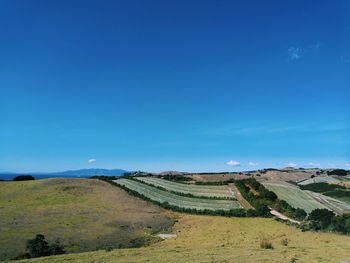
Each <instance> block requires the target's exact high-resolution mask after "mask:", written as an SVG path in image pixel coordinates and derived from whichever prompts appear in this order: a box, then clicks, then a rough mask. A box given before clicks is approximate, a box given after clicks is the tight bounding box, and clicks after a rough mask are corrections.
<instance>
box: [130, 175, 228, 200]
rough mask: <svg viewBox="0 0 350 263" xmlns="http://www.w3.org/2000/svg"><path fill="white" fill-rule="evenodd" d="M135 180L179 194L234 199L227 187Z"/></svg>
mask: <svg viewBox="0 0 350 263" xmlns="http://www.w3.org/2000/svg"><path fill="white" fill-rule="evenodd" d="M135 179H137V180H139V181H141V182H145V183H147V184H152V185H154V186H159V187H162V188H164V189H166V190H168V191H173V192H177V193H183V194H192V195H194V196H208V197H227V198H234V195H233V192H230V191H229V188H228V187H227V186H211V185H195V184H182V183H175V182H171V181H168V180H164V179H160V178H155V177H135Z"/></svg>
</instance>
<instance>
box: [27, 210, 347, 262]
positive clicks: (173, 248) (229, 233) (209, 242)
mask: <svg viewBox="0 0 350 263" xmlns="http://www.w3.org/2000/svg"><path fill="white" fill-rule="evenodd" d="M179 216H180V218H179V220H178V223H176V225H175V229H174V232H176V234H177V238H174V239H168V240H165V241H162V242H159V243H156V244H153V245H151V246H150V247H143V248H137V249H135V248H132V249H120V250H113V251H110V252H107V251H104V250H102V251H96V252H89V253H82V254H71V255H62V256H55V257H48V258H39V259H33V260H26V261H23V262H22V261H21V262H22V263H24V262H28V263H34V262H37V263H44V262H45V263H46V262H47V263H48V262H50V263H62V262H77V263H93V262H94V263H96V262H98V263H107V262H108V263H109V262H114V263H146V262H148V263H149V262H160V263H163V262H166V263H179V262H180V263H182V262H191V263H214V262H216V263H218V262H220V263H231V262H233V263H250V262H252V263H253V262H254V263H260V262H264V263H291V262H296V263H322V262H323V263H339V262H341V261H350V254H349V251H350V237H349V236H342V235H336V234H330V233H313V232H302V231H300V230H299V229H296V228H294V227H291V226H287V225H285V224H282V223H279V222H276V221H274V220H273V219H266V218H225V217H216V216H199V215H185V214H181V215H179ZM262 237H265V238H267V239H268V240H270V241H271V242H272V245H273V249H262V248H260V240H261V239H262Z"/></svg>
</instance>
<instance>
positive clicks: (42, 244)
mask: <svg viewBox="0 0 350 263" xmlns="http://www.w3.org/2000/svg"><path fill="white" fill-rule="evenodd" d="M26 251H27V255H28V256H29V258H36V257H45V256H51V255H60V254H64V253H65V251H64V248H63V246H62V245H61V244H60V242H59V240H56V241H55V242H54V243H52V244H51V245H49V243H48V242H47V241H46V240H45V236H44V235H41V234H37V235H36V237H35V238H34V239H30V240H28V241H27V244H26Z"/></svg>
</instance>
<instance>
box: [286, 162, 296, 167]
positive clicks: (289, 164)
mask: <svg viewBox="0 0 350 263" xmlns="http://www.w3.org/2000/svg"><path fill="white" fill-rule="evenodd" d="M286 165H287V166H288V167H295V166H297V164H296V163H292V162H290V163H286Z"/></svg>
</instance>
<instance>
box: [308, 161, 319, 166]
mask: <svg viewBox="0 0 350 263" xmlns="http://www.w3.org/2000/svg"><path fill="white" fill-rule="evenodd" d="M309 165H311V166H314V167H319V166H320V165H321V164H320V163H314V162H310V163H309Z"/></svg>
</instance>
